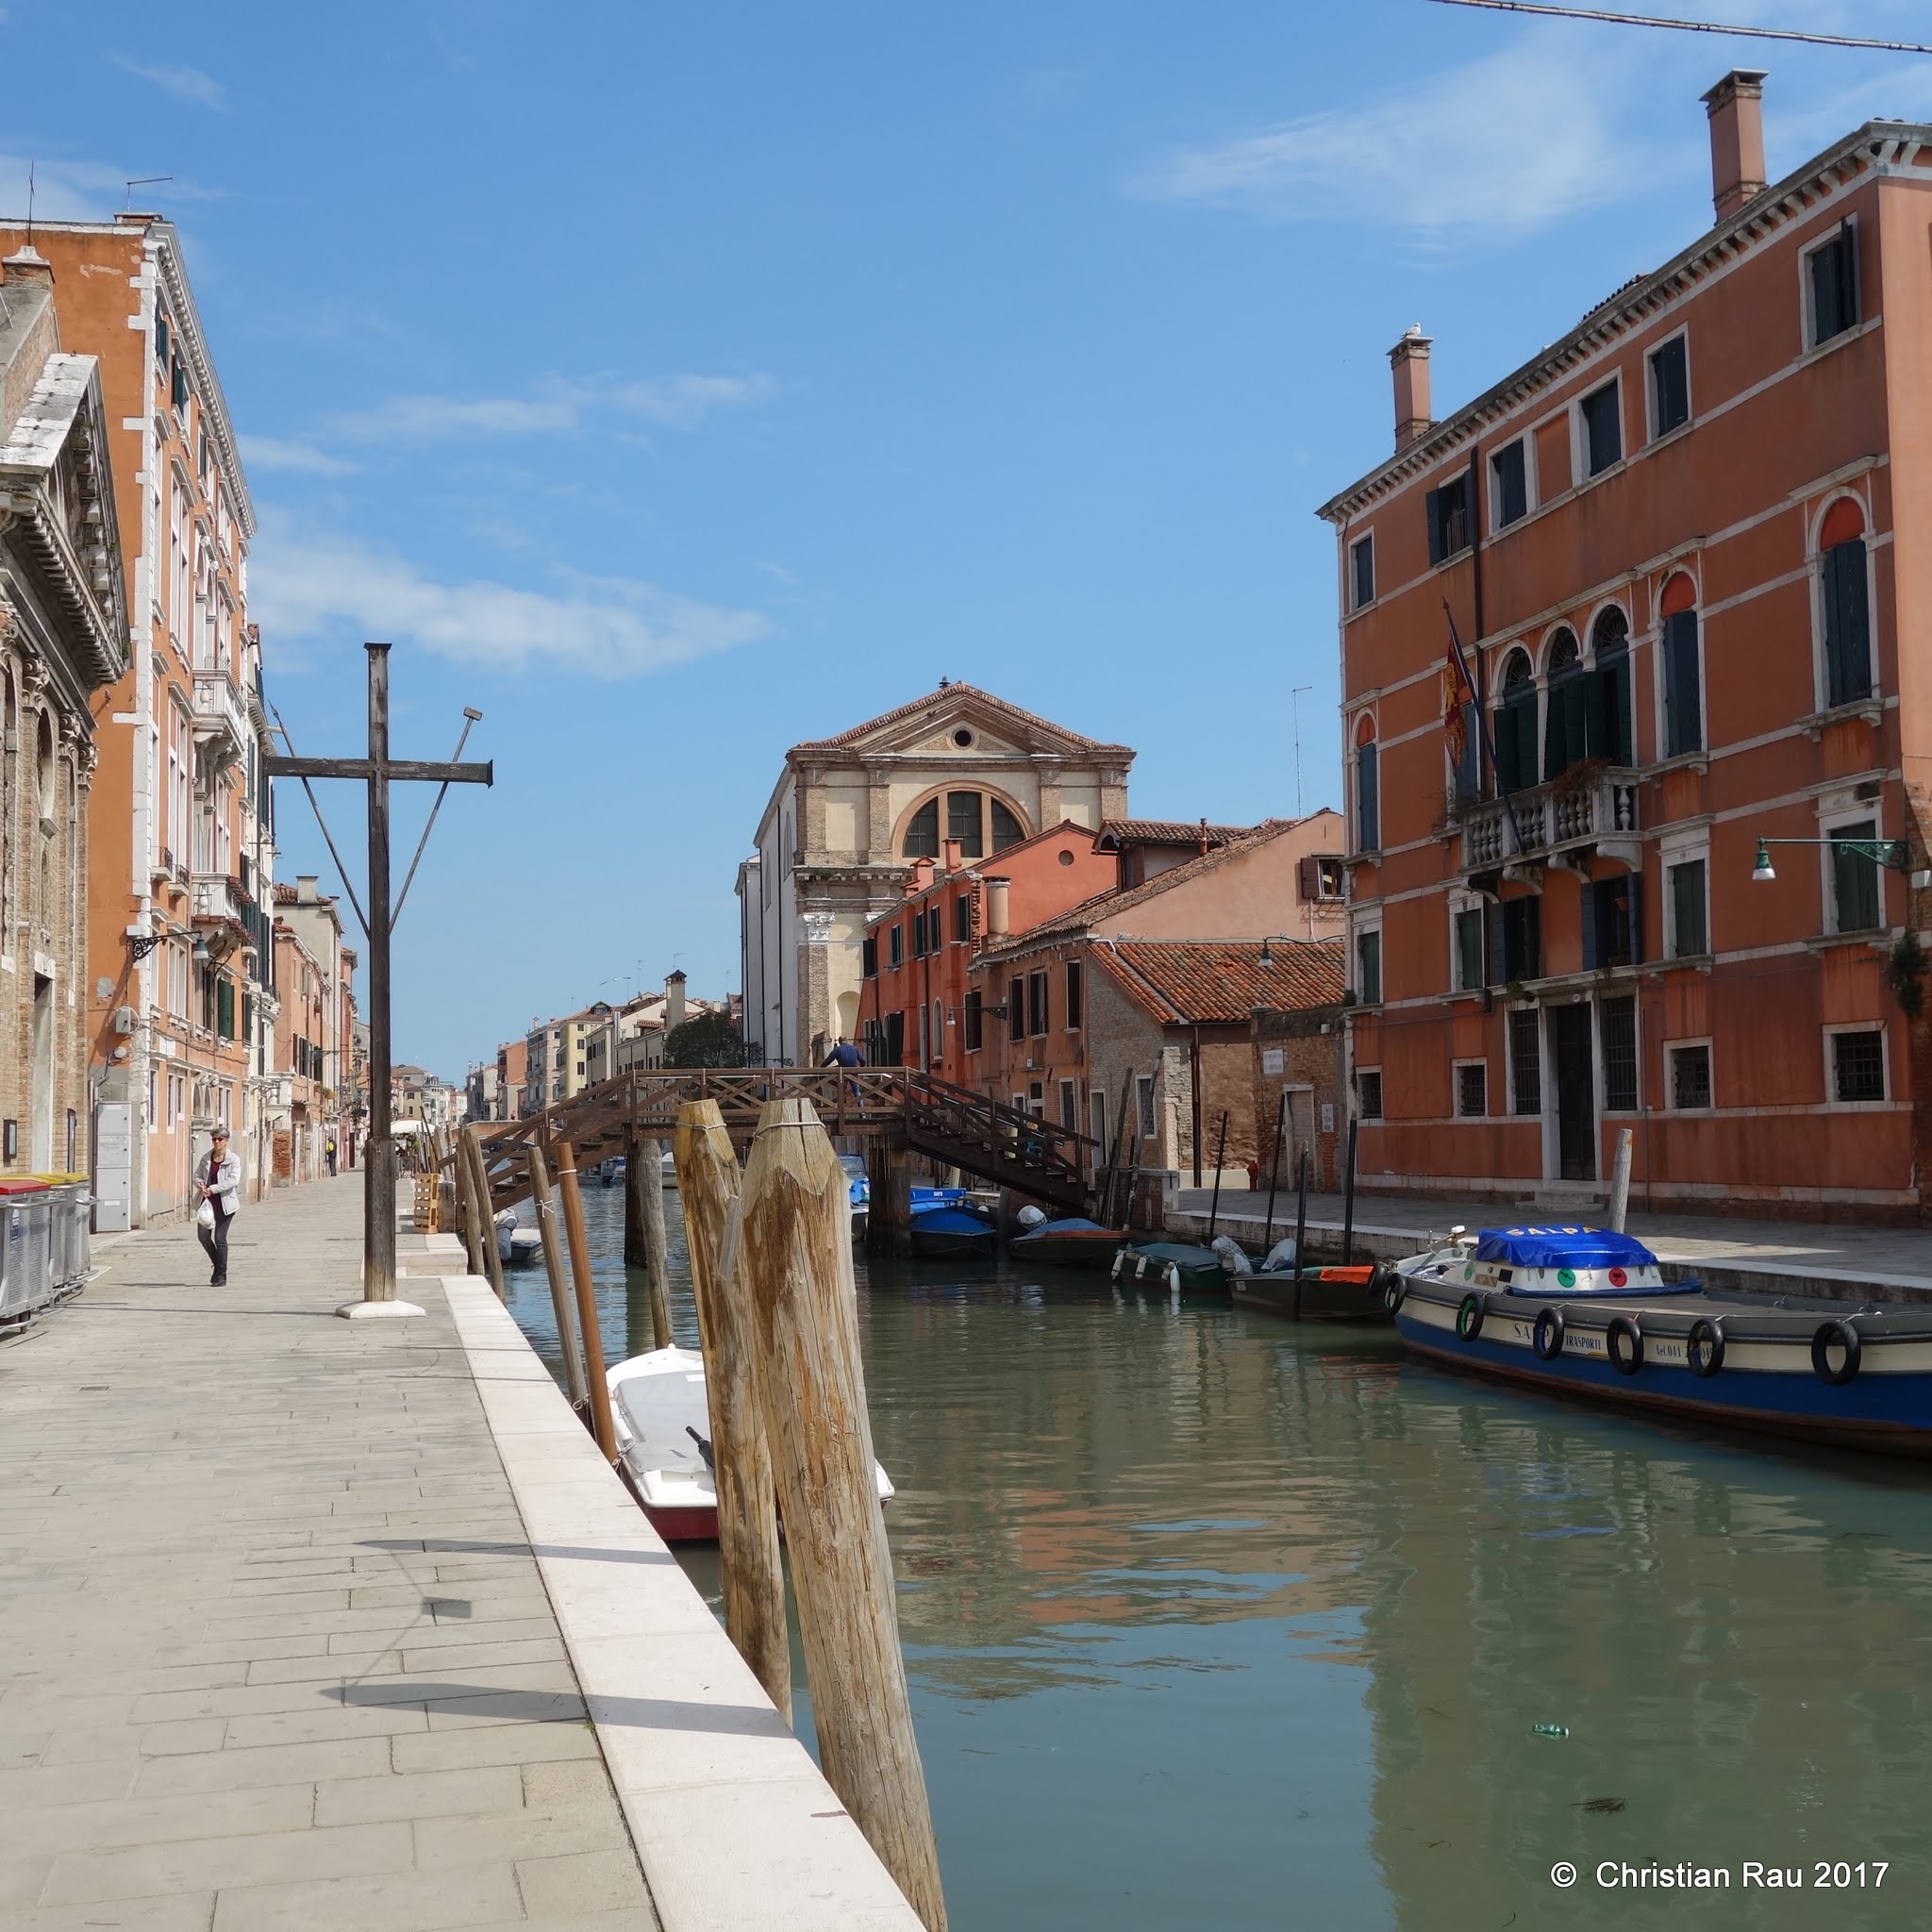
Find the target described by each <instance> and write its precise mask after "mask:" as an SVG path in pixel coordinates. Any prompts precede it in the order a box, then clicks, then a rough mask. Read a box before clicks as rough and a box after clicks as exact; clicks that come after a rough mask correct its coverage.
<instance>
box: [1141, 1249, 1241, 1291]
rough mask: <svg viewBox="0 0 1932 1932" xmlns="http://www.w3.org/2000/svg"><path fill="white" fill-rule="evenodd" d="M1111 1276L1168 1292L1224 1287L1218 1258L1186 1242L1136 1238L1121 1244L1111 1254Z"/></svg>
mask: <svg viewBox="0 0 1932 1932" xmlns="http://www.w3.org/2000/svg"><path fill="white" fill-rule="evenodd" d="M1113 1278H1114V1279H1115V1280H1116V1281H1131V1282H1138V1283H1141V1284H1143V1285H1145V1286H1148V1287H1158V1288H1164V1289H1166V1290H1167V1291H1168V1292H1169V1293H1170V1294H1225V1293H1226V1292H1227V1290H1228V1274H1227V1270H1226V1269H1225V1268H1224V1267H1223V1266H1222V1264H1221V1257H1220V1256H1219V1255H1217V1254H1216V1253H1215V1252H1214V1250H1213V1249H1212V1248H1203V1247H1196V1246H1195V1245H1194V1244H1193V1243H1192V1242H1190V1241H1139V1242H1136V1243H1135V1244H1134V1245H1133V1246H1131V1247H1124V1248H1123V1249H1122V1250H1121V1251H1120V1253H1119V1254H1118V1255H1116V1256H1115V1257H1114V1262H1113Z"/></svg>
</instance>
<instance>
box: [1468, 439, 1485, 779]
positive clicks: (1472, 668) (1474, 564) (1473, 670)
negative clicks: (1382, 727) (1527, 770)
mask: <svg viewBox="0 0 1932 1932" xmlns="http://www.w3.org/2000/svg"><path fill="white" fill-rule="evenodd" d="M1469 514H1470V518H1471V522H1470V526H1469V541H1470V554H1469V562H1470V576H1471V591H1472V594H1473V599H1474V605H1475V631H1474V635H1473V636H1472V637H1471V639H1470V641H1469V656H1470V665H1469V672H1470V678H1471V681H1472V685H1473V687H1474V688H1473V690H1472V691H1471V695H1472V696H1473V697H1474V700H1475V709H1476V728H1475V789H1476V795H1477V796H1478V797H1480V796H1481V795H1482V789H1483V765H1484V763H1485V762H1486V761H1487V756H1488V747H1487V736H1488V734H1487V733H1486V732H1485V731H1484V729H1483V717H1484V714H1485V705H1484V696H1483V683H1484V679H1483V508H1482V461H1481V447H1480V445H1479V444H1472V445H1471V447H1470V452H1469Z"/></svg>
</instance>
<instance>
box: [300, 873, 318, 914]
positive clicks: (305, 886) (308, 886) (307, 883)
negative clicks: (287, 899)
mask: <svg viewBox="0 0 1932 1932" xmlns="http://www.w3.org/2000/svg"><path fill="white" fill-rule="evenodd" d="M320 876H321V874H318V873H312V872H298V873H297V874H295V903H296V905H298V906H313V905H314V904H315V882H316V880H317V879H318V878H319V877H320Z"/></svg>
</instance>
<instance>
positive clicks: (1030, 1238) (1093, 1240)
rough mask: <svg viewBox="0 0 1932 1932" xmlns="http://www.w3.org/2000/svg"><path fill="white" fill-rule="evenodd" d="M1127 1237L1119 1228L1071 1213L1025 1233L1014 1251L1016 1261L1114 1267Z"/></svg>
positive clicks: (1058, 1266)
mask: <svg viewBox="0 0 1932 1932" xmlns="http://www.w3.org/2000/svg"><path fill="white" fill-rule="evenodd" d="M1126 1240H1127V1238H1126V1236H1125V1235H1124V1234H1122V1233H1121V1231H1120V1230H1119V1229H1118V1228H1112V1227H1102V1226H1101V1224H1099V1223H1098V1222H1097V1221H1083V1220H1081V1219H1080V1218H1079V1217H1078V1216H1077V1215H1069V1216H1068V1217H1067V1218H1066V1219H1065V1220H1064V1221H1048V1222H1042V1223H1041V1225H1040V1226H1038V1227H1036V1228H1032V1229H1030V1230H1028V1232H1026V1233H1025V1234H1023V1235H1021V1236H1020V1237H1019V1238H1018V1239H1017V1240H1015V1241H1014V1242H1013V1243H1012V1255H1013V1258H1014V1259H1015V1260H1016V1261H1023V1260H1024V1261H1047V1262H1051V1263H1052V1264H1053V1266H1054V1267H1056V1268H1110V1267H1111V1266H1112V1265H1113V1257H1115V1256H1116V1255H1117V1254H1119V1253H1120V1251H1121V1249H1122V1248H1123V1247H1124V1246H1125V1245H1126Z"/></svg>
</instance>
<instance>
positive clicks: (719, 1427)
mask: <svg viewBox="0 0 1932 1932" xmlns="http://www.w3.org/2000/svg"><path fill="white" fill-rule="evenodd" d="M673 1154H674V1158H675V1160H676V1163H677V1191H678V1195H679V1198H680V1199H681V1200H682V1201H683V1203H684V1243H685V1247H686V1249H687V1250H688V1251H689V1253H690V1256H691V1292H692V1294H693V1296H694V1297H695V1299H696V1301H697V1306H698V1333H699V1335H700V1337H701V1338H702V1341H703V1344H704V1351H705V1398H706V1401H707V1403H708V1406H709V1408H710V1415H711V1464H712V1474H713V1477H714V1480H715V1481H716V1484H717V1490H718V1562H719V1569H720V1572H721V1574H722V1576H723V1580H724V1628H725V1629H726V1630H727V1631H728V1632H729V1633H730V1636H731V1641H732V1642H733V1643H735V1644H736V1645H737V1646H738V1654H739V1656H740V1657H742V1658H743V1659H744V1660H745V1662H746V1663H748V1664H749V1665H750V1666H751V1669H752V1674H753V1675H754V1676H755V1677H757V1678H758V1682H759V1683H760V1684H762V1685H763V1686H764V1687H765V1691H766V1692H767V1694H768V1695H769V1696H770V1697H771V1700H772V1702H773V1703H774V1704H775V1705H776V1706H777V1707H778V1708H779V1710H780V1711H781V1712H782V1713H783V1715H784V1718H785V1722H786V1723H787V1724H790V1723H791V1635H790V1633H789V1632H788V1630H787V1629H786V1626H785V1569H784V1564H783V1562H782V1560H781V1559H780V1557H779V1555H778V1507H777V1503H776V1500H775V1497H774V1491H773V1488H772V1456H771V1450H770V1449H769V1447H768V1446H767V1444H766V1442H765V1424H764V1418H763V1417H762V1416H761V1415H760V1413H759V1412H758V1387H757V1380H756V1374H755V1370H756V1353H757V1352H756V1348H755V1345H754V1342H753V1337H752V1316H751V1306H750V1302H749V1299H748V1297H747V1295H746V1292H745V1287H744V1275H743V1271H742V1270H741V1269H734V1272H733V1273H732V1274H731V1275H730V1276H729V1277H728V1278H727V1276H726V1275H725V1274H724V1246H725V1228H726V1225H727V1224H728V1223H729V1221H730V1219H731V1215H732V1212H733V1210H734V1209H735V1208H737V1206H738V1200H739V1174H738V1156H737V1154H736V1153H735V1152H733V1150H732V1146H731V1136H730V1134H729V1133H727V1132H726V1131H725V1127H724V1115H723V1113H721V1112H720V1111H719V1108H718V1103H717V1102H716V1101H715V1100H690V1101H687V1102H686V1103H685V1104H684V1106H683V1107H682V1108H680V1109H679V1110H678V1115H677V1137H676V1140H675V1142H674V1143H673ZM736 1258H737V1257H735V1256H734V1257H733V1259H734V1261H735V1260H736Z"/></svg>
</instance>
